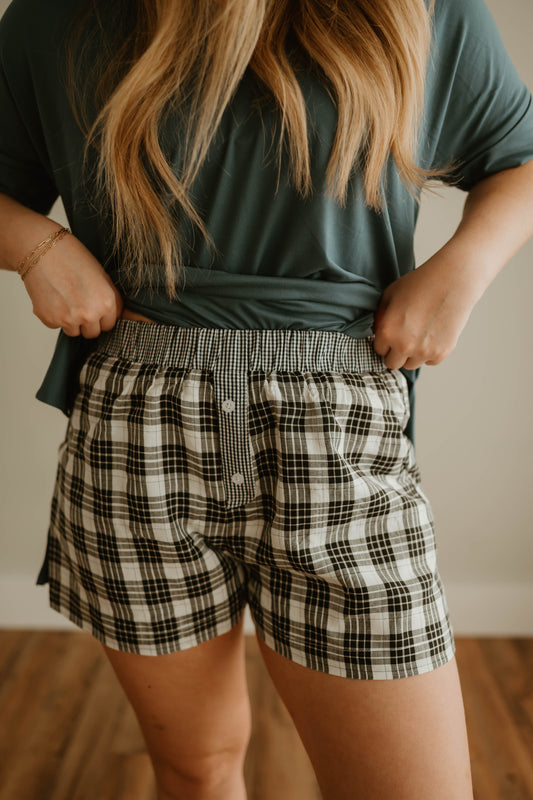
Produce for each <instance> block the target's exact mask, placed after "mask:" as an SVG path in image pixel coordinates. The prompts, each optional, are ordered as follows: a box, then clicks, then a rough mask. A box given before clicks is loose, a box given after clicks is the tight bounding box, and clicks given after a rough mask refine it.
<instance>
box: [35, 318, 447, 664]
mask: <svg viewBox="0 0 533 800" xmlns="http://www.w3.org/2000/svg"><path fill="white" fill-rule="evenodd" d="M408 418H409V400H408V391H407V383H406V380H405V377H404V376H403V375H402V373H401V372H400V371H399V370H391V369H389V368H387V367H386V366H385V364H384V360H383V358H382V357H381V356H378V355H377V354H376V352H375V351H374V349H373V339H372V337H369V338H366V339H354V338H353V337H350V336H347V335H345V334H342V333H336V332H329V331H316V330H231V329H221V328H216V329H207V328H179V327H174V326H171V325H164V324H159V323H150V322H137V321H133V320H123V319H119V320H118V321H117V323H116V326H115V327H114V328H113V330H112V331H107V332H105V333H103V334H101V336H100V337H99V340H98V343H97V347H96V350H95V351H94V352H92V353H91V354H90V356H89V357H88V359H87V361H86V362H85V363H84V365H83V368H82V371H81V375H80V391H79V393H78V395H77V396H76V400H75V404H74V408H73V412H72V415H71V417H70V418H69V422H68V426H67V432H66V437H65V440H64V441H63V442H62V443H61V445H60V446H59V463H58V468H57V476H56V483H55V487H54V494H53V498H52V503H51V522H50V529H49V533H48V536H49V559H50V561H49V578H50V580H49V592H50V605H51V606H52V608H54V609H56V610H57V611H59V612H60V613H62V614H64V615H65V616H67V617H68V618H69V619H70V620H72V621H73V622H74V623H75V624H76V625H78V626H79V627H81V628H84V629H86V630H88V631H89V632H90V633H92V634H93V635H94V636H95V637H96V638H97V639H99V640H100V641H102V642H104V643H105V644H107V645H108V646H109V647H112V648H116V649H119V650H125V651H128V652H134V653H141V654H145V655H158V654H162V653H170V652H173V651H176V650H181V649H185V648H188V647H192V646H193V645H196V644H199V643H200V642H203V641H205V640H207V639H210V638H212V637H214V636H218V635H220V634H222V633H225V632H226V631H228V630H229V629H230V628H231V627H232V626H233V625H235V624H236V623H237V622H238V620H239V618H240V616H241V614H242V612H243V609H244V606H245V605H246V604H247V603H248V604H249V606H250V613H251V616H252V618H253V620H254V623H255V625H256V628H257V630H258V633H259V635H260V636H261V637H262V638H263V639H264V640H265V641H266V642H267V644H268V645H270V646H271V647H272V648H274V649H275V650H277V651H278V652H279V653H281V654H282V655H284V656H286V657H288V658H290V659H292V660H293V661H296V662H297V663H299V664H303V665H304V666H307V667H310V668H312V669H316V670H321V671H323V672H328V673H331V674H333V675H340V676H343V677H350V678H367V679H391V678H402V677H406V676H409V675H415V674H419V673H423V672H428V671H430V670H432V669H435V668H436V667H438V666H440V665H442V664H444V663H446V662H447V661H449V660H450V659H451V658H452V656H453V654H454V653H455V642H454V636H453V632H452V628H451V626H450V620H449V616H448V608H447V603H446V598H445V594H444V590H443V586H442V584H441V580H440V576H439V572H438V569H437V561H436V541H435V534H434V522H433V516H432V511H431V507H430V504H429V501H428V499H427V497H426V495H425V494H424V492H423V490H422V488H421V485H420V471H419V468H418V465H417V464H416V461H415V455H414V449H413V445H412V443H411V441H410V440H409V439H408V438H407V436H406V435H405V433H404V429H405V426H406V424H407V421H408Z"/></svg>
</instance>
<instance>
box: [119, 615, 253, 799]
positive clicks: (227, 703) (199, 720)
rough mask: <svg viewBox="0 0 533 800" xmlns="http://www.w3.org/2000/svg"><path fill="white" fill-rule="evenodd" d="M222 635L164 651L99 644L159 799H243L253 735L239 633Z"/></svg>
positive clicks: (238, 629)
mask: <svg viewBox="0 0 533 800" xmlns="http://www.w3.org/2000/svg"><path fill="white" fill-rule="evenodd" d="M242 622H243V618H242V617H241V620H240V623H239V624H238V625H235V626H234V627H233V628H232V629H231V630H230V631H229V632H228V633H225V634H222V635H221V636H217V637H215V638H214V639H210V640H209V641H207V642H202V644H199V645H197V646H196V647H191V648H189V649H187V650H182V651H179V652H176V653H171V654H169V655H160V656H141V655H136V654H133V653H125V652H121V651H119V650H112V649H111V648H109V647H106V646H105V645H103V649H104V652H105V653H106V655H107V657H108V658H109V661H110V663H111V666H112V667H113V669H114V671H115V674H116V675H117V677H118V679H119V681H120V683H121V685H122V688H123V689H124V691H125V693H126V695H127V697H128V699H129V701H130V703H131V705H132V707H133V710H134V711H135V714H136V716H137V719H138V720H139V724H140V727H141V730H142V732H143V735H144V738H145V740H146V745H147V749H148V751H149V753H150V756H151V759H152V763H153V765H154V770H155V775H156V779H157V785H158V790H159V796H158V800H174V798H180V799H181V800H183V798H187V800H227V798H232V800H246V790H245V785H244V777H243V766H244V759H245V755H246V750H247V747H248V742H249V738H250V733H251V709H250V702H249V698H248V689H247V683H246V670H245V659H244V638H243V632H242Z"/></svg>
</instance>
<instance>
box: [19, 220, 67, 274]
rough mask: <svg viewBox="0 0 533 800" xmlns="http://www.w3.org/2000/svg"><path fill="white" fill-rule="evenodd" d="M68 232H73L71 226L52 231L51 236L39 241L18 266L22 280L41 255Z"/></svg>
mask: <svg viewBox="0 0 533 800" xmlns="http://www.w3.org/2000/svg"><path fill="white" fill-rule="evenodd" d="M67 233H72V231H71V230H70V228H61V229H60V230H58V231H54V232H53V233H51V234H50V236H47V237H46V239H43V241H42V242H39V244H38V245H37V247H35V248H34V249H33V250H32V251H31V253H30V254H29V255H27V256H26V257H25V258H24V259H23V260H22V261H21V263H20V264H19V266H18V268H17V272H18V274H19V275H20V277H21V278H22V280H25V278H26V275H27V274H28V272H29V271H30V269H31V268H32V267H34V266H35V264H37V262H38V261H39V259H40V258H41V256H43V255H44V254H45V253H46V252H48V250H50V248H51V247H53V246H54V245H55V244H57V242H58V241H59V240H60V239H61V238H62V237H63V236H65V234H67Z"/></svg>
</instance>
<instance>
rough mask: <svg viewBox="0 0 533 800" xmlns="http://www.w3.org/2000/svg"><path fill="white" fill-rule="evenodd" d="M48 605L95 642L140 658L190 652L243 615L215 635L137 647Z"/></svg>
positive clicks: (232, 624) (56, 605) (225, 630)
mask: <svg viewBox="0 0 533 800" xmlns="http://www.w3.org/2000/svg"><path fill="white" fill-rule="evenodd" d="M49 605H50V608H52V609H53V610H54V611H57V612H58V613H59V614H61V615H62V616H63V617H65V618H66V619H68V620H70V622H72V623H73V624H74V625H76V627H77V628H80V629H81V630H82V631H85V632H87V633H90V634H91V635H92V636H93V637H94V638H95V639H96V640H97V641H99V642H101V643H102V644H105V645H106V647H109V648H110V649H111V650H119V651H120V652H122V653H134V654H136V655H141V656H160V655H170V654H171V653H179V652H181V651H182V650H190V649H191V648H192V647H196V646H197V645H199V644H202V643H203V642H207V641H210V640H211V639H215V638H216V637H217V636H222V634H224V633H228V632H229V631H230V630H231V629H232V628H234V627H235V626H236V625H237V624H238V623H239V622H240V620H241V617H242V615H243V613H244V608H243V609H242V610H241V613H240V615H239V616H238V617H237V616H236V615H233V616H231V617H230V618H229V619H226V620H224V622H221V623H220V624H219V625H217V627H216V633H211V631H205V633H206V635H205V636H202V635H201V634H198V635H196V636H187V637H185V638H184V639H183V640H182V641H181V642H161V643H158V644H152V645H140V646H137V645H134V644H128V643H125V642H118V641H117V639H116V638H114V637H112V636H106V634H105V633H103V632H102V631H101V630H100V629H99V628H96V627H95V626H94V625H93V623H92V622H91V621H90V620H87V619H83V618H80V617H78V616H76V614H74V613H72V612H71V611H70V610H68V609H66V608H65V607H64V606H61V604H60V603H57V602H55V601H53V600H51V599H50V600H49Z"/></svg>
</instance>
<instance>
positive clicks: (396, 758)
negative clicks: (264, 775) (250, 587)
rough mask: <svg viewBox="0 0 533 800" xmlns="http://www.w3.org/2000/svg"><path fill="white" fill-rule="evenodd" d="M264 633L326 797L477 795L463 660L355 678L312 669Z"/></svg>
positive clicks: (448, 799) (445, 799) (270, 661)
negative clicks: (404, 674) (403, 673)
mask: <svg viewBox="0 0 533 800" xmlns="http://www.w3.org/2000/svg"><path fill="white" fill-rule="evenodd" d="M257 638H258V642H259V647H260V650H261V653H262V655H263V658H264V661H265V664H266V666H267V669H268V671H269V673H270V676H271V678H272V680H273V682H274V685H275V686H276V688H277V690H278V692H279V694H280V696H281V698H282V700H283V702H284V703H285V705H286V706H287V709H288V711H289V713H290V714H291V716H292V718H293V720H294V723H295V725H296V728H297V730H298V732H299V734H300V737H301V739H302V742H303V744H304V747H305V748H306V750H307V753H308V755H309V758H310V759H311V763H312V764H313V767H314V770H315V772H316V776H317V780H318V783H319V785H320V789H321V791H322V793H323V797H324V800H356V799H359V800H420V799H421V798H431V800H472V798H473V790H472V776H471V771H470V757H469V751H468V740H467V731H466V722H465V716H464V706H463V698H462V693H461V686H460V682H459V674H458V671H457V664H456V660H455V658H453V659H452V660H451V661H449V662H448V663H447V664H444V665H443V666H441V667H438V668H437V669H436V670H433V671H432V672H427V673H424V674H422V675H416V676H412V677H408V678H400V679H395V680H358V679H348V678H342V677H338V676H335V675H328V674H326V673H323V672H319V671H317V670H312V669H307V668H306V667H303V666H301V665H300V664H296V663H294V662H293V661H290V660H289V659H287V658H285V657H284V656H281V655H279V654H278V653H276V652H275V651H274V650H272V649H271V648H270V647H268V646H267V645H266V644H265V642H264V641H263V640H262V639H261V638H260V637H259V636H258V637H257Z"/></svg>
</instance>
